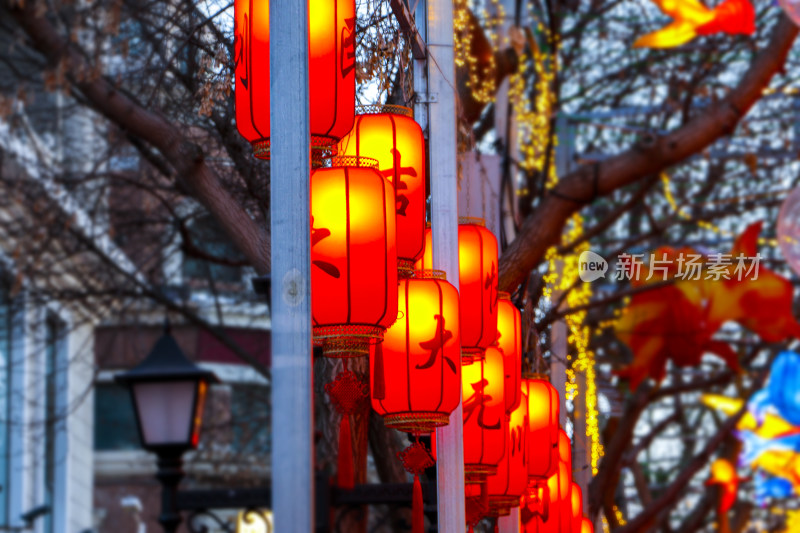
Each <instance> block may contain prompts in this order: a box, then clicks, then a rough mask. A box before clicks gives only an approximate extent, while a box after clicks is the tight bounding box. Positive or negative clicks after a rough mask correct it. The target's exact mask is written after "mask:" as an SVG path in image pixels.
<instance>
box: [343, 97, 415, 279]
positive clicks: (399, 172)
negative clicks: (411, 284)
mask: <svg viewBox="0 0 800 533" xmlns="http://www.w3.org/2000/svg"><path fill="white" fill-rule="evenodd" d="M365 110H366V111H369V112H370V114H360V115H357V116H356V120H355V125H354V126H353V129H352V131H351V132H350V134H349V135H347V137H345V138H344V139H342V140H341V141H340V142H339V146H338V153H339V155H350V156H366V157H371V158H373V159H377V160H378V168H379V169H380V172H381V174H382V175H383V176H385V177H386V178H388V179H389V181H391V182H392V183H393V184H394V186H395V191H396V194H397V200H396V207H397V257H398V261H399V270H400V274H401V276H404V277H408V276H410V275H411V274H412V273H413V271H414V262H415V261H417V260H418V259H419V258H420V256H421V255H422V246H423V242H424V235H425V139H424V138H423V136H422V128H420V127H419V124H417V123H416V122H414V119H413V118H411V110H410V109H408V108H407V107H401V106H394V105H385V106H370V107H367V108H359V111H360V112H363V111H365ZM373 111H374V113H373Z"/></svg>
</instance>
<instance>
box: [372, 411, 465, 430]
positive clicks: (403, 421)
mask: <svg viewBox="0 0 800 533" xmlns="http://www.w3.org/2000/svg"><path fill="white" fill-rule="evenodd" d="M383 423H384V424H385V425H386V427H389V428H392V429H397V430H399V431H405V432H406V433H430V432H431V431H433V430H434V429H436V428H437V427H441V426H446V425H447V424H449V423H450V416H449V415H446V414H444V413H434V412H416V413H396V414H391V415H384V417H383Z"/></svg>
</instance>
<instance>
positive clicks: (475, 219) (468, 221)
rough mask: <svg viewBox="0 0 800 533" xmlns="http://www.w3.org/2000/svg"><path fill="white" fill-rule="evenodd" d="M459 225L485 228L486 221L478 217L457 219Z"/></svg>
mask: <svg viewBox="0 0 800 533" xmlns="http://www.w3.org/2000/svg"><path fill="white" fill-rule="evenodd" d="M458 223H459V224H474V225H476V226H481V227H484V228H485V227H486V220H485V219H483V218H478V217H458Z"/></svg>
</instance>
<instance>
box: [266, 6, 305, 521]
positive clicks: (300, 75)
mask: <svg viewBox="0 0 800 533" xmlns="http://www.w3.org/2000/svg"><path fill="white" fill-rule="evenodd" d="M269 10H270V21H269V22H270V72H271V73H272V76H271V79H270V99H271V101H270V124H271V125H272V126H271V132H270V133H271V134H270V139H271V147H270V149H271V153H272V162H271V169H270V170H271V173H270V174H271V178H270V194H271V197H270V205H271V206H272V207H271V209H270V215H271V234H272V245H271V246H272V304H271V306H270V313H271V317H272V427H273V432H272V434H273V435H280V438H275V439H274V440H273V444H272V508H273V512H274V516H275V531H280V532H281V533H289V532H298V533H301V532H302V533H310V532H311V531H313V529H314V518H313V517H314V474H313V471H314V470H313V465H314V454H313V428H314V418H313V410H312V409H313V405H314V404H313V402H312V393H313V392H312V391H313V386H312V384H313V380H312V366H311V281H310V279H311V278H310V270H311V247H310V246H311V245H310V243H311V240H310V237H311V236H310V232H311V225H310V224H311V222H310V221H311V214H310V209H311V207H310V202H309V194H310V193H309V180H310V176H311V157H310V153H309V147H310V144H311V133H310V131H309V127H310V126H309V115H308V113H309V111H308V4H307V2H305V1H297V0H270V2H269Z"/></svg>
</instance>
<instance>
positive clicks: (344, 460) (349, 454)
mask: <svg viewBox="0 0 800 533" xmlns="http://www.w3.org/2000/svg"><path fill="white" fill-rule="evenodd" d="M354 478H355V474H354V473H353V443H352V437H351V435H350V416H349V415H342V421H341V422H340V423H339V468H338V472H336V484H337V485H339V488H342V489H353V488H354V487H355V481H354Z"/></svg>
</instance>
